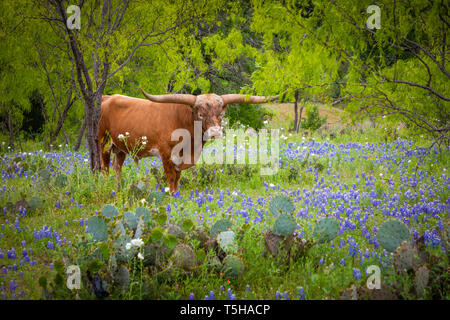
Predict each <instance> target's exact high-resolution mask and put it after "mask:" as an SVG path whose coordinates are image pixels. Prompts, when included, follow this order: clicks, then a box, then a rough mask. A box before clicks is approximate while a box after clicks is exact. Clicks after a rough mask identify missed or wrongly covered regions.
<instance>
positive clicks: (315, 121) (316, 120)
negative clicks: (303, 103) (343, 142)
mask: <svg viewBox="0 0 450 320" xmlns="http://www.w3.org/2000/svg"><path fill="white" fill-rule="evenodd" d="M326 121H327V118H326V117H320V116H319V108H318V107H317V105H312V106H310V107H309V108H306V117H305V118H302V122H301V124H300V127H301V128H302V129H305V130H311V131H316V130H317V129H319V128H320V127H321V126H322V125H323V124H324V123H325V122H326Z"/></svg>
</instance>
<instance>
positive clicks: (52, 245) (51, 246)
mask: <svg viewBox="0 0 450 320" xmlns="http://www.w3.org/2000/svg"><path fill="white" fill-rule="evenodd" d="M47 248H48V249H50V250H53V249H55V245H54V244H53V242H51V241H49V242H48V243H47Z"/></svg>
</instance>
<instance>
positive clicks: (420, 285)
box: [414, 266, 430, 298]
mask: <svg viewBox="0 0 450 320" xmlns="http://www.w3.org/2000/svg"><path fill="white" fill-rule="evenodd" d="M429 277H430V270H428V268H427V267H425V266H422V267H420V268H419V269H417V271H416V274H415V278H414V285H415V287H416V294H417V297H418V298H422V297H423V292H424V290H425V288H426V287H427V285H428V280H429Z"/></svg>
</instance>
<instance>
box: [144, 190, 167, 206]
mask: <svg viewBox="0 0 450 320" xmlns="http://www.w3.org/2000/svg"><path fill="white" fill-rule="evenodd" d="M163 199H164V193H162V192H160V191H154V192H151V193H150V194H149V195H148V197H147V202H148V203H150V204H151V205H153V204H155V205H156V206H159V205H160V204H161V202H162V201H163Z"/></svg>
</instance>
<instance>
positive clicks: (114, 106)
mask: <svg viewBox="0 0 450 320" xmlns="http://www.w3.org/2000/svg"><path fill="white" fill-rule="evenodd" d="M100 121H101V124H100V125H103V126H104V127H105V129H106V131H107V132H108V133H109V134H110V135H111V137H112V139H113V142H114V144H116V145H117V146H118V147H119V148H120V149H122V150H125V149H126V148H125V145H124V143H123V141H120V140H119V139H118V136H119V135H120V134H123V135H125V134H126V132H128V133H129V138H128V139H127V141H130V142H133V141H136V140H137V139H141V138H142V137H143V136H145V137H147V144H148V145H147V148H146V149H155V148H158V149H159V148H160V147H161V144H165V143H169V142H170V136H171V134H172V132H173V131H174V130H175V129H179V128H185V129H188V130H189V131H192V130H193V126H192V123H193V121H192V111H191V108H190V107H189V106H187V105H180V104H170V103H156V102H151V101H149V100H145V99H139V98H131V97H127V96H122V95H113V96H104V98H102V105H101V119H100ZM192 134H193V132H192Z"/></svg>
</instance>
